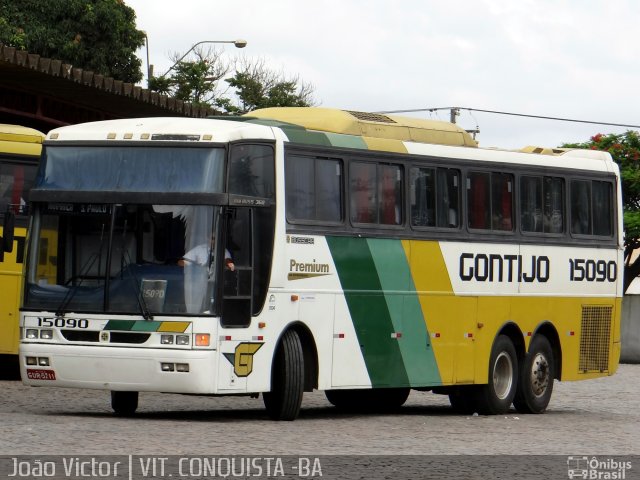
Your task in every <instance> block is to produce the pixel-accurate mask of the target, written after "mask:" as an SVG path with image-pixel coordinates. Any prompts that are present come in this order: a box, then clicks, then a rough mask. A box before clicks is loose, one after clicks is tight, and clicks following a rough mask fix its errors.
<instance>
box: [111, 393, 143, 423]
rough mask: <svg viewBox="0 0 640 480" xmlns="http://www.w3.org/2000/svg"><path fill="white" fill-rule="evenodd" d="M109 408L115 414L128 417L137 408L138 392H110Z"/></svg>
mask: <svg viewBox="0 0 640 480" xmlns="http://www.w3.org/2000/svg"><path fill="white" fill-rule="evenodd" d="M111 408H112V409H113V411H114V412H115V414H116V415H118V416H121V417H130V416H132V415H133V414H134V413H136V410H137V409H138V392H114V391H112V392H111Z"/></svg>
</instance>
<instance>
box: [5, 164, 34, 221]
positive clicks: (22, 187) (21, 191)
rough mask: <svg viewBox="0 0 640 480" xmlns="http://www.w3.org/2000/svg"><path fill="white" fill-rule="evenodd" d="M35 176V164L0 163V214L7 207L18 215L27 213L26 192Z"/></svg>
mask: <svg viewBox="0 0 640 480" xmlns="http://www.w3.org/2000/svg"><path fill="white" fill-rule="evenodd" d="M35 176H36V166H35V165H26V164H22V163H9V162H2V163H0V216H1V215H3V214H4V212H6V210H7V208H9V207H10V208H11V210H12V211H13V213H15V214H16V215H18V216H26V215H28V212H27V194H28V193H29V190H30V189H31V187H32V186H33V181H34V179H35Z"/></svg>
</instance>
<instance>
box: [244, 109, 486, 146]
mask: <svg viewBox="0 0 640 480" xmlns="http://www.w3.org/2000/svg"><path fill="white" fill-rule="evenodd" d="M245 117H247V118H248V119H262V120H274V121H276V122H279V123H277V124H275V125H274V126H280V127H281V128H283V129H286V126H285V125H283V124H282V123H285V124H293V125H297V126H300V127H304V128H305V129H306V130H310V131H315V132H327V133H335V134H343V135H353V136H357V137H365V138H367V137H368V138H376V139H387V140H400V141H410V142H418V143H432V144H438V145H457V146H465V147H477V146H478V143H477V142H476V141H475V140H474V139H473V138H472V137H471V135H469V134H468V133H467V132H466V130H464V129H462V128H460V127H458V126H457V125H455V124H453V123H449V122H442V121H438V120H423V119H419V118H411V117H401V116H397V115H384V114H380V113H368V112H356V111H353V110H339V109H337V108H320V107H274V108H263V109H259V110H254V111H252V112H249V113H247V114H246V115H245Z"/></svg>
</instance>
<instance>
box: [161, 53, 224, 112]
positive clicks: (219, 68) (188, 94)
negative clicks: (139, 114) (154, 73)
mask: <svg viewBox="0 0 640 480" xmlns="http://www.w3.org/2000/svg"><path fill="white" fill-rule="evenodd" d="M194 55H195V56H196V59H195V61H190V62H183V61H180V62H178V63H176V64H175V65H174V66H173V67H172V69H171V71H172V72H173V73H172V74H171V75H170V76H168V77H167V76H162V77H152V78H151V79H150V80H149V89H151V90H154V91H156V92H159V93H164V94H170V95H172V96H174V97H175V98H177V99H178V100H182V101H184V102H190V103H193V104H195V105H198V106H207V107H211V106H212V105H214V104H215V103H216V100H217V99H218V98H220V96H221V93H220V92H218V89H219V81H220V80H221V79H222V78H223V77H224V76H225V75H227V74H228V73H229V70H230V67H229V65H228V64H227V63H225V62H224V61H223V59H222V58H221V52H218V51H217V50H211V49H208V50H204V49H202V48H199V49H195V50H194ZM174 58H178V55H177V54H174Z"/></svg>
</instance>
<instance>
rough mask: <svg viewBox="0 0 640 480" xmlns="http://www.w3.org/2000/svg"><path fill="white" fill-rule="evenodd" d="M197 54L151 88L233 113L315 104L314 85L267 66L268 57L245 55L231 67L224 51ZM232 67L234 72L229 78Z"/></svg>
mask: <svg viewBox="0 0 640 480" xmlns="http://www.w3.org/2000/svg"><path fill="white" fill-rule="evenodd" d="M195 55H196V59H195V60H194V61H188V62H185V61H181V62H178V63H177V64H176V65H175V67H173V69H172V70H173V73H172V74H171V76H169V77H165V76H163V77H154V78H152V79H151V81H150V82H149V88H150V89H151V90H154V91H157V92H160V93H166V94H171V95H174V96H175V97H176V98H178V99H180V100H183V101H185V102H191V103H195V104H197V105H201V106H204V105H206V106H210V107H212V108H214V109H216V110H218V111H219V112H221V113H223V114H232V115H239V114H243V113H247V112H249V111H251V110H255V109H257V108H267V107H308V106H311V105H313V104H314V100H313V86H312V85H310V84H308V83H305V82H302V81H301V80H300V78H299V77H298V76H293V77H287V76H286V75H285V74H284V73H278V72H275V71H273V70H271V69H269V68H267V66H266V65H265V62H264V60H257V61H256V60H249V59H246V58H242V59H239V60H236V61H235V62H234V64H233V66H231V65H229V64H227V63H225V62H223V60H222V58H221V52H218V51H216V50H213V51H211V50H209V51H207V52H204V51H203V50H201V49H200V50H195ZM174 57H177V55H174ZM231 70H234V73H233V75H232V76H231V77H228V74H229V72H230V71H231ZM222 80H224V82H225V83H226V88H223V84H222V82H221V81H222Z"/></svg>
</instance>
